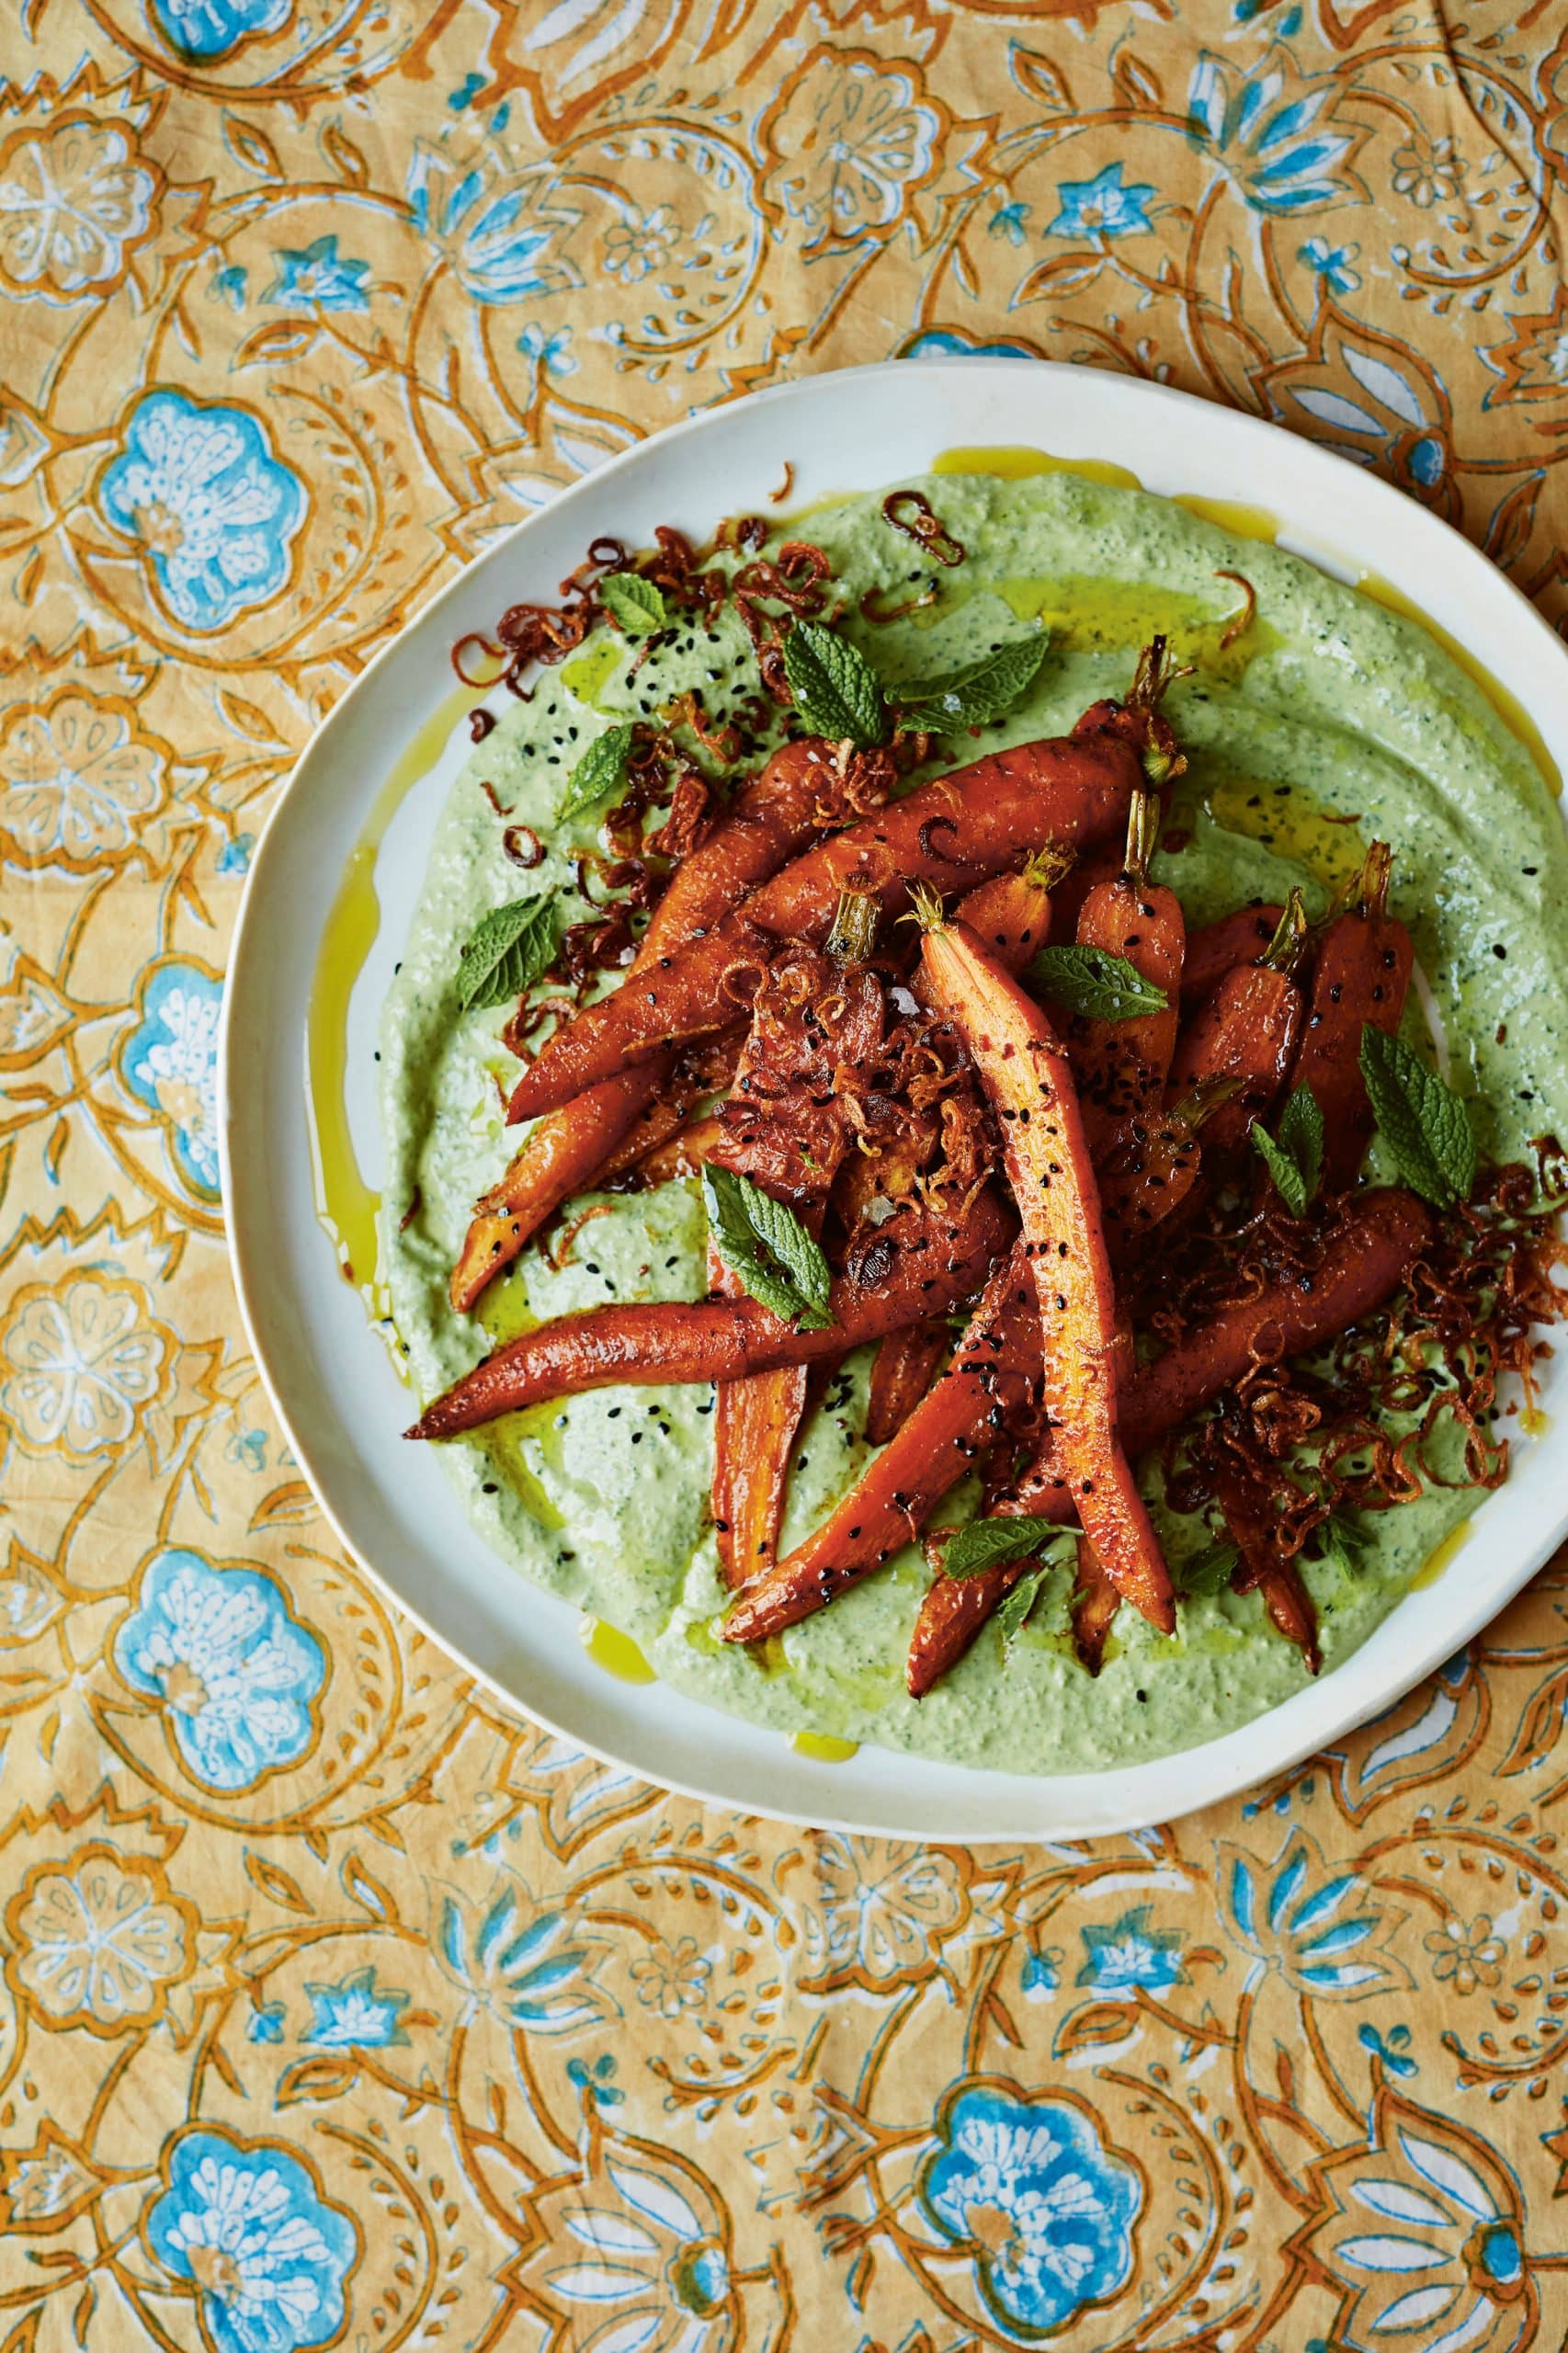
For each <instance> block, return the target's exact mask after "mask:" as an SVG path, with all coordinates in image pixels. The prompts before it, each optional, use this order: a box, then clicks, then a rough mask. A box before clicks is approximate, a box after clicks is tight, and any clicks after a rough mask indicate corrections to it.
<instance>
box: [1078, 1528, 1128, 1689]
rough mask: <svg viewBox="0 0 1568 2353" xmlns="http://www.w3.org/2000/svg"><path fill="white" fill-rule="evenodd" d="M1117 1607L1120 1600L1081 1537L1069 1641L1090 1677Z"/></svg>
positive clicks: (1099, 1661)
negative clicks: (1071, 1634)
mask: <svg viewBox="0 0 1568 2353" xmlns="http://www.w3.org/2000/svg"><path fill="white" fill-rule="evenodd" d="M1120 1607H1121V1596H1120V1594H1119V1593H1118V1591H1117V1589H1116V1587H1115V1586H1113V1585H1112V1583H1111V1581H1110V1579H1109V1578H1108V1576H1107V1574H1106V1573H1105V1571H1104V1569H1103V1568H1102V1567H1101V1565H1100V1556H1099V1554H1098V1553H1097V1552H1096V1550H1095V1548H1094V1546H1093V1545H1092V1544H1091V1543H1090V1542H1089V1540H1088V1539H1087V1537H1085V1539H1084V1540H1083V1542H1082V1543H1081V1544H1080V1545H1079V1547H1078V1575H1077V1580H1076V1583H1075V1584H1074V1588H1073V1603H1072V1615H1073V1640H1074V1644H1075V1645H1076V1648H1077V1652H1078V1656H1079V1658H1080V1659H1081V1661H1082V1662H1083V1664H1084V1665H1085V1667H1086V1668H1087V1669H1088V1672H1089V1673H1090V1674H1091V1675H1097V1674H1098V1673H1099V1671H1100V1666H1101V1664H1102V1662H1103V1661H1104V1658H1105V1646H1106V1637H1107V1635H1108V1633H1109V1632H1110V1628H1111V1620H1112V1619H1114V1617H1115V1616H1116V1613H1117V1611H1118V1609H1119V1608H1120Z"/></svg>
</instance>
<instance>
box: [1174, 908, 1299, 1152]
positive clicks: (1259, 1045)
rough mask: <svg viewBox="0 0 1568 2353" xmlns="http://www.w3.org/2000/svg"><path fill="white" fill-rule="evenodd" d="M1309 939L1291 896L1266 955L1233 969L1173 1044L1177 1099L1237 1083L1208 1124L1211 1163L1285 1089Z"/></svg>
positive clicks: (1240, 1139) (1235, 1145) (1237, 1146)
mask: <svg viewBox="0 0 1568 2353" xmlns="http://www.w3.org/2000/svg"><path fill="white" fill-rule="evenodd" d="M1306 937H1307V919H1306V915H1305V912H1304V910H1303V908H1302V906H1301V892H1299V891H1293V892H1291V893H1290V904H1289V905H1288V906H1287V908H1286V910H1285V913H1284V914H1283V915H1281V916H1280V918H1279V925H1278V929H1277V930H1276V932H1275V934H1274V937H1273V938H1272V939H1271V940H1270V941H1269V943H1268V945H1267V948H1266V949H1264V950H1263V953H1262V954H1261V955H1260V956H1258V957H1256V958H1255V959H1254V961H1252V962H1251V963H1250V964H1233V965H1232V967H1231V969H1230V971H1229V972H1227V973H1226V974H1225V976H1224V978H1223V979H1222V980H1221V982H1220V983H1219V986H1218V987H1217V988H1215V989H1214V990H1213V991H1212V992H1211V993H1210V995H1209V996H1208V997H1207V998H1206V999H1205V1000H1204V1002H1203V1004H1202V1005H1200V1006H1199V1009H1198V1011H1197V1012H1196V1013H1195V1014H1194V1015H1193V1017H1192V1018H1191V1020H1190V1021H1188V1022H1187V1026H1186V1028H1185V1029H1183V1030H1182V1032H1181V1035H1180V1037H1179V1038H1178V1039H1177V1040H1176V1058H1175V1060H1174V1062H1173V1063H1172V1064H1171V1086H1172V1088H1173V1090H1174V1091H1175V1092H1176V1094H1177V1095H1178V1096H1181V1095H1186V1094H1188V1093H1190V1091H1191V1089H1192V1088H1193V1087H1195V1086H1199V1085H1202V1084H1204V1083H1205V1082H1207V1081H1208V1080H1210V1079H1215V1078H1233V1079H1236V1080H1238V1081H1239V1082H1240V1084H1239V1086H1238V1089H1237V1092H1236V1093H1235V1094H1234V1095H1233V1097H1231V1099H1230V1101H1229V1102H1227V1103H1223V1104H1221V1106H1220V1107H1219V1108H1218V1109H1217V1110H1216V1111H1215V1112H1214V1113H1213V1116H1212V1117H1211V1118H1210V1121H1209V1124H1208V1130H1207V1132H1206V1134H1205V1137H1204V1145H1203V1149H1204V1155H1205V1158H1206V1159H1207V1160H1209V1161H1210V1163H1214V1162H1218V1161H1221V1160H1223V1159H1225V1158H1227V1157H1228V1156H1230V1155H1232V1154H1235V1153H1238V1152H1240V1151H1241V1150H1242V1148H1243V1147H1244V1144H1245V1142H1246V1140H1247V1137H1248V1135H1249V1133H1250V1132H1251V1129H1252V1123H1253V1121H1254V1120H1256V1119H1260V1118H1261V1117H1262V1116H1263V1115H1264V1113H1265V1112H1267V1109H1268V1108H1269V1106H1270V1104H1272V1103H1273V1101H1274V1099H1275V1097H1277V1096H1278V1093H1279V1092H1280V1089H1281V1088H1282V1087H1283V1086H1284V1084H1285V1076H1286V1073H1287V1072H1288V1071H1289V1070H1290V1063H1291V1058H1292V1056H1293V1055H1294V1053H1295V1051H1296V1041H1297V1040H1298V1039H1299V1038H1300V1036H1301V1019H1302V1015H1303V1011H1304V1001H1303V998H1302V995H1301V985H1300V983H1298V982H1297V981H1296V980H1295V978H1294V977H1293V975H1294V972H1295V969H1296V966H1297V964H1298V963H1299V962H1300V961H1301V955H1302V953H1303V952H1304V949H1305V945H1306Z"/></svg>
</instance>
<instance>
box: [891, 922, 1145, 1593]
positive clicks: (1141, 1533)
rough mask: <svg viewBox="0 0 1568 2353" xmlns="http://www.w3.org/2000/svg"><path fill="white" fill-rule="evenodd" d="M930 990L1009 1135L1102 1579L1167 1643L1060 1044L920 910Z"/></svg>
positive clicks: (1052, 1387)
mask: <svg viewBox="0 0 1568 2353" xmlns="http://www.w3.org/2000/svg"><path fill="white" fill-rule="evenodd" d="M922 920H923V921H924V922H925V923H926V926H927V927H926V935H925V938H924V940H923V942H922V944H921V960H922V963H923V966H924V970H925V980H926V987H927V988H928V990H929V991H930V993H931V995H932V998H933V1000H934V1001H935V1003H936V1004H937V1005H938V1006H941V1007H942V1009H943V1010H944V1011H946V1012H947V1013H948V1014H949V1016H950V1017H951V1018H952V1019H953V1020H954V1022H955V1023H956V1024H957V1026H958V1028H959V1029H960V1031H961V1032H962V1034H963V1037H964V1040H965V1042H966V1044H967V1045H968V1048H969V1051H970V1054H971V1058H972V1060H973V1062H974V1064H975V1067H976V1069H977V1070H978V1071H979V1073H980V1076H981V1081H982V1083H983V1086H984V1087H985V1090H986V1093H987V1094H988V1095H989V1096H990V1097H991V1100H992V1103H993V1106H994V1108H995V1111H996V1114H997V1117H998V1119H999V1120H1000V1122H1001V1126H1002V1149H1003V1155H1004V1158H1005V1161H1006V1169H1007V1176H1008V1180H1009V1182H1010V1184H1011V1186H1012V1189H1013V1195H1014V1198H1015V1199H1016V1200H1017V1205H1018V1215H1019V1219H1020V1221H1021V1222H1022V1225H1023V1230H1024V1241H1025V1245H1026V1246H1027V1247H1028V1251H1029V1257H1030V1266H1031V1269H1032V1271H1033V1274H1034V1278H1035V1287H1036V1290H1037V1291H1038V1293H1039V1298H1040V1327H1041V1331H1042V1334H1043V1339H1044V1372H1043V1376H1042V1381H1041V1403H1042V1404H1043V1407H1044V1409H1045V1413H1046V1415H1047V1418H1048V1420H1049V1422H1050V1424H1051V1427H1052V1429H1053V1431H1054V1432H1055V1434H1056V1454H1057V1461H1058V1465H1059V1473H1060V1476H1061V1478H1062V1482H1063V1484H1064V1486H1065V1488H1066V1489H1067V1491H1068V1492H1069V1493H1070V1494H1071V1495H1072V1499H1073V1502H1074V1506H1075V1508H1076V1510H1077V1513H1078V1517H1079V1518H1080V1520H1081V1521H1082V1523H1083V1527H1084V1529H1085V1534H1086V1535H1088V1536H1089V1537H1090V1539H1091V1540H1093V1542H1094V1544H1095V1546H1096V1550H1097V1551H1098V1552H1099V1555H1100V1558H1101V1560H1102V1561H1103V1562H1104V1563H1105V1568H1106V1573H1107V1574H1108V1576H1109V1577H1110V1579H1111V1582H1112V1583H1113V1584H1114V1585H1115V1586H1116V1587H1117V1589H1118V1590H1119V1592H1120V1593H1121V1594H1122V1595H1123V1596H1124V1597H1126V1598H1127V1599H1128V1600H1129V1601H1131V1603H1132V1604H1133V1606H1134V1608H1137V1609H1139V1610H1141V1611H1142V1614H1143V1615H1144V1617H1146V1618H1147V1619H1148V1620H1149V1621H1150V1623H1151V1624H1152V1625H1153V1626H1156V1627H1158V1628H1159V1630H1160V1631H1162V1632H1164V1633H1168V1632H1170V1631H1172V1629H1173V1628H1174V1626H1175V1624H1176V1610H1175V1607H1174V1604H1173V1602H1172V1598H1171V1585H1170V1576H1169V1573H1168V1571H1167V1570H1166V1567H1165V1557H1164V1555H1163V1554H1162V1552H1161V1551H1160V1544H1159V1539H1158V1538H1157V1537H1156V1535H1155V1533H1154V1529H1153V1521H1152V1520H1151V1519H1150V1518H1149V1511H1148V1506H1147V1505H1146V1504H1145V1503H1144V1501H1143V1499H1142V1495H1140V1494H1139V1493H1138V1488H1137V1484H1136V1482H1135V1481H1134V1479H1133V1476H1132V1472H1131V1468H1130V1466H1129V1464H1128V1461H1127V1457H1126V1454H1125V1453H1124V1451H1123V1449H1122V1447H1121V1444H1120V1440H1119V1435H1118V1418H1119V1409H1118V1400H1117V1381H1116V1362H1115V1351H1116V1302H1115V1296H1114V1291H1113V1288H1112V1283H1111V1273H1110V1262H1109V1259H1108V1256H1107V1255H1106V1247H1105V1234H1104V1231H1103V1228H1102V1225H1101V1222H1100V1208H1099V1196H1098V1193H1097V1191H1096V1186H1095V1179H1094V1174H1093V1171H1092V1169H1091V1167H1090V1164H1089V1152H1088V1143H1087V1140H1086V1138H1085V1132H1084V1124H1083V1119H1082V1116H1081V1114H1080V1111H1079V1108H1078V1099H1077V1096H1076V1093H1075V1091H1074V1085H1073V1074H1072V1070H1071V1067H1070V1065H1069V1063H1068V1060H1067V1056H1066V1053H1065V1052H1064V1051H1063V1049H1062V1043H1061V1040H1059V1039H1058V1037H1057V1036H1056V1033H1055V1031H1054V1030H1053V1029H1051V1024H1050V1022H1049V1021H1048V1020H1047V1018H1046V1017H1045V1015H1044V1014H1043V1013H1042V1012H1041V1011H1040V1007H1039V1006H1037V1005H1036V1004H1035V1003H1034V1002H1033V1000H1032V999H1031V998H1029V997H1028V996H1026V995H1025V994H1024V992H1023V990H1022V989H1021V988H1019V986H1018V984H1017V982H1016V981H1014V980H1013V979H1012V978H1011V977H1010V975H1009V974H1008V973H1007V972H1005V971H1004V970H1003V968H1002V966H1001V965H1000V964H998V963H997V961H996V960H995V958H994V957H993V956H991V955H989V954H988V953H987V951H986V950H985V949H984V948H983V946H982V945H981V943H980V941H979V940H978V939H976V938H975V936H974V934H973V933H972V932H971V931H970V930H969V929H968V928H967V926H964V925H962V924H956V923H955V924H948V923H945V922H943V921H942V920H941V919H940V915H939V911H937V910H935V909H930V910H928V909H927V908H926V906H924V905H923V907H922Z"/></svg>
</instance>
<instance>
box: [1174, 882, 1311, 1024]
mask: <svg viewBox="0 0 1568 2353" xmlns="http://www.w3.org/2000/svg"><path fill="white" fill-rule="evenodd" d="M1284 912H1285V910H1284V908H1283V907H1279V906H1273V905H1270V904H1267V903H1266V902H1265V901H1264V900H1262V899H1258V900H1256V901H1255V902H1254V904H1252V905H1251V906H1250V907H1237V908H1236V910H1235V912H1234V914H1233V915H1221V916H1220V918H1219V919H1218V921H1217V922H1215V923H1203V924H1199V926H1198V928H1197V930H1196V931H1193V932H1189V933H1188V934H1187V961H1186V963H1185V964H1184V965H1183V967H1182V975H1181V1001H1182V1005H1183V1006H1184V1008H1185V1009H1186V1010H1187V1011H1188V1012H1190V1011H1191V1009H1192V1008H1193V1006H1199V1005H1201V1004H1202V1002H1203V1000H1204V998H1205V997H1206V996H1208V995H1209V994H1210V991H1211V990H1213V989H1217V988H1218V987H1219V985H1220V983H1221V981H1222V980H1223V979H1224V977H1225V975H1226V973H1227V972H1229V971H1230V970H1231V967H1232V966H1233V964H1250V963H1251V962H1252V961H1254V959H1255V958H1256V957H1257V956H1260V955H1261V954H1262V953H1263V950H1264V949H1266V948H1267V945H1268V943H1269V941H1270V940H1271V939H1272V938H1273V937H1274V935H1275V933H1276V932H1277V931H1278V928H1279V918H1280V916H1281V915H1283V914H1284Z"/></svg>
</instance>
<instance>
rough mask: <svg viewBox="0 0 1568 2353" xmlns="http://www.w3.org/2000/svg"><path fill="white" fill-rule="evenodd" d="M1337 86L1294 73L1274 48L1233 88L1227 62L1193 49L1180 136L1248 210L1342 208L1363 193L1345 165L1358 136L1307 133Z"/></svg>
mask: <svg viewBox="0 0 1568 2353" xmlns="http://www.w3.org/2000/svg"><path fill="white" fill-rule="evenodd" d="M1337 86H1338V85H1337V84H1336V82H1335V77H1334V75H1333V74H1318V75H1316V76H1313V77H1307V76H1304V75H1302V74H1300V73H1299V72H1298V71H1297V67H1296V61H1295V59H1294V58H1293V57H1292V56H1291V55H1290V51H1289V50H1287V49H1284V48H1282V47H1280V46H1279V44H1278V42H1277V43H1276V44H1275V46H1274V47H1273V48H1272V49H1271V50H1270V51H1268V54H1267V57H1265V58H1263V59H1261V60H1260V61H1259V63H1257V65H1256V66H1255V67H1254V69H1253V71H1252V72H1251V73H1250V74H1247V75H1245V76H1244V79H1242V80H1241V81H1240V82H1239V83H1238V85H1236V87H1235V88H1234V89H1233V88H1232V85H1231V68H1230V66H1229V65H1228V64H1227V63H1226V62H1225V61H1224V60H1223V59H1221V58H1218V57H1215V56H1214V55H1213V54H1212V53H1211V52H1210V51H1208V50H1206V49H1205V50H1200V51H1199V57H1198V63H1197V64H1196V65H1195V66H1194V67H1193V70H1192V79H1191V81H1190V83H1189V84H1188V85H1187V136H1188V138H1189V139H1190V140H1191V141H1192V143H1193V145H1194V146H1195V147H1200V148H1205V149H1207V150H1209V151H1210V153H1212V154H1214V155H1215V156H1216V157H1217V158H1218V159H1219V160H1220V161H1221V163H1222V164H1223V165H1225V167H1226V169H1227V170H1228V171H1229V173H1230V175H1231V176H1232V178H1233V180H1234V181H1235V183H1236V186H1237V187H1238V188H1240V190H1241V192H1242V195H1243V196H1244V198H1245V199H1246V201H1247V203H1248V204H1250V205H1251V206H1252V207H1253V209H1254V210H1255V211H1257V212H1267V213H1275V214H1280V215H1284V214H1289V213H1292V212H1306V211H1310V210H1312V209H1313V208H1314V207H1316V206H1319V205H1324V204H1339V203H1343V202H1344V201H1345V200H1346V199H1348V198H1351V197H1357V196H1364V195H1365V193H1366V191H1365V189H1364V188H1362V186H1361V183H1360V181H1359V180H1358V178H1357V177H1356V176H1355V174H1354V173H1353V172H1352V171H1351V170H1350V169H1349V165H1348V158H1349V156H1350V155H1351V153H1352V151H1353V150H1354V149H1355V148H1356V147H1357V146H1358V144H1359V142H1360V139H1361V137H1362V136H1363V135H1364V134H1362V133H1360V132H1347V133H1346V134H1345V135H1343V136H1335V135H1334V134H1332V133H1328V132H1324V131H1318V130H1315V129H1314V127H1313V126H1314V125H1315V124H1316V122H1317V119H1318V117H1319V115H1320V114H1322V112H1323V110H1324V107H1325V106H1327V105H1328V104H1329V102H1330V100H1331V99H1332V98H1334V97H1335V95H1336V93H1337Z"/></svg>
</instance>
